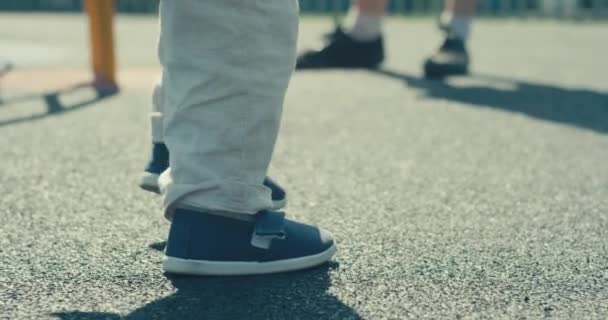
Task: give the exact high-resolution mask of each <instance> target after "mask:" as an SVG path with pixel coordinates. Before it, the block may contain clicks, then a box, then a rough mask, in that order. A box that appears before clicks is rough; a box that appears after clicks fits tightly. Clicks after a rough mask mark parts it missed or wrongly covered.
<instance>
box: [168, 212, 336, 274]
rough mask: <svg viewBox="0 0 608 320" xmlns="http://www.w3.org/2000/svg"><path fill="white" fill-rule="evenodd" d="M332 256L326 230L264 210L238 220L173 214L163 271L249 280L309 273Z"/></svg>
mask: <svg viewBox="0 0 608 320" xmlns="http://www.w3.org/2000/svg"><path fill="white" fill-rule="evenodd" d="M335 252H336V247H335V245H334V240H333V238H332V236H331V234H329V233H328V232H327V231H324V230H322V229H319V228H317V227H314V226H310V225H306V224H302V223H298V222H294V221H291V220H287V219H285V214H284V213H282V212H274V211H262V212H259V213H258V214H257V215H255V217H254V219H253V221H242V220H238V219H234V218H228V217H224V216H219V215H213V214H208V213H204V212H198V211H195V210H191V209H177V210H176V211H175V214H174V216H173V220H172V222H171V230H170V231H169V238H168V240H167V249H166V252H165V262H164V265H163V268H164V270H165V272H168V273H177V274H187V275H218V276H219V275H223V276H228V275H253V274H265V273H278V272H287V271H294V270H300V269H306V268H311V267H314V266H317V265H320V264H323V263H325V262H327V261H328V260H329V259H331V257H332V256H333V254H334V253H335Z"/></svg>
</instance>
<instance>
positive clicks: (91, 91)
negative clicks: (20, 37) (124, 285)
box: [0, 82, 118, 127]
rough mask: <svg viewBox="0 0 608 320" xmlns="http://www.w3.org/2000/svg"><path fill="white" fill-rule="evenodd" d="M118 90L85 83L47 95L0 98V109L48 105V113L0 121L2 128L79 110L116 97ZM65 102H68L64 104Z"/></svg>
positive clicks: (33, 94) (32, 94) (36, 94)
mask: <svg viewBox="0 0 608 320" xmlns="http://www.w3.org/2000/svg"><path fill="white" fill-rule="evenodd" d="M117 93H118V89H117V88H115V89H109V90H106V89H99V88H98V87H97V86H96V85H95V84H94V83H92V82H85V83H81V84H77V85H75V86H72V87H68V88H65V89H61V90H56V91H51V92H47V93H29V94H24V95H21V96H15V97H10V98H8V99H3V98H2V97H0V107H2V106H7V105H10V104H15V103H20V102H26V101H34V100H38V99H42V100H44V102H45V105H46V112H44V113H39V114H34V115H30V116H25V117H19V118H12V119H6V120H0V127H4V126H8V125H13V124H18V123H22V122H29V121H35V120H39V119H43V118H46V117H49V116H55V115H58V114H64V113H67V112H70V111H75V110H79V109H82V108H85V107H88V106H91V105H93V104H95V103H96V102H99V101H101V100H103V99H106V98H109V97H111V96H114V95H115V94H117ZM64 100H68V101H67V102H64Z"/></svg>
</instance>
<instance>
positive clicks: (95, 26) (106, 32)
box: [85, 0, 118, 93]
mask: <svg viewBox="0 0 608 320" xmlns="http://www.w3.org/2000/svg"><path fill="white" fill-rule="evenodd" d="M85 9H86V12H87V14H88V16H89V29H90V34H91V62H92V64H93V72H94V74H95V81H94V84H95V87H96V88H97V89H98V91H100V92H104V93H106V92H107V93H111V92H116V91H117V90H118V86H117V84H116V58H115V55H114V30H113V16H114V1H113V0H85Z"/></svg>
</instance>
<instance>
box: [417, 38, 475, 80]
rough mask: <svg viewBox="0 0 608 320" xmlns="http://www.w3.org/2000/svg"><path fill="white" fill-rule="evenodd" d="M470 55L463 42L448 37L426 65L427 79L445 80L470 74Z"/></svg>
mask: <svg viewBox="0 0 608 320" xmlns="http://www.w3.org/2000/svg"><path fill="white" fill-rule="evenodd" d="M469 60H470V58H469V54H468V53H467V49H466V46H465V43H464V41H463V40H461V39H459V38H450V37H447V38H446V39H445V41H444V42H443V44H442V45H441V47H440V48H439V50H438V51H437V52H436V53H435V54H433V55H432V56H431V57H429V58H428V59H427V60H426V62H425V64H424V74H425V76H426V77H427V78H443V77H447V76H454V75H465V74H468V73H469Z"/></svg>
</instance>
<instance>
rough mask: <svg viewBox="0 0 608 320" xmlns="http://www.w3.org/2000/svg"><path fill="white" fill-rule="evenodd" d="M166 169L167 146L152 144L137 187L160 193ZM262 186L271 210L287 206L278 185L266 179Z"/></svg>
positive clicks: (167, 162) (285, 196)
mask: <svg viewBox="0 0 608 320" xmlns="http://www.w3.org/2000/svg"><path fill="white" fill-rule="evenodd" d="M167 168H169V150H168V149H167V146H166V145H165V144H164V143H154V144H153V145H152V156H151V157H150V162H149V163H148V165H147V166H146V169H145V170H144V172H143V174H142V175H141V177H140V179H139V187H140V188H142V189H144V190H146V191H150V192H154V193H160V188H159V186H158V178H159V177H160V174H161V173H163V172H164V171H165V170H167ZM264 186H266V187H267V188H269V189H270V196H271V197H272V208H273V209H275V210H278V209H282V208H284V207H285V206H286V205H287V193H286V192H285V190H284V189H283V188H282V187H281V186H280V185H279V184H278V183H276V182H274V181H273V180H272V179H270V178H269V177H266V178H265V179H264Z"/></svg>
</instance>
